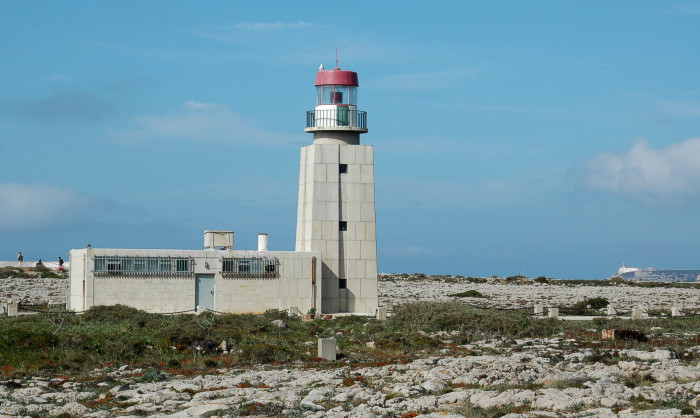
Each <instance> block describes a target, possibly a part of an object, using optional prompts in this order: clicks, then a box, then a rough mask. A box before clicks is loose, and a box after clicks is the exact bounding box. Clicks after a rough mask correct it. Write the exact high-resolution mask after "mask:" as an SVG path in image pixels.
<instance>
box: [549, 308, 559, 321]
mask: <svg viewBox="0 0 700 418" xmlns="http://www.w3.org/2000/svg"><path fill="white" fill-rule="evenodd" d="M549 317H550V318H553V319H557V318H559V308H549Z"/></svg>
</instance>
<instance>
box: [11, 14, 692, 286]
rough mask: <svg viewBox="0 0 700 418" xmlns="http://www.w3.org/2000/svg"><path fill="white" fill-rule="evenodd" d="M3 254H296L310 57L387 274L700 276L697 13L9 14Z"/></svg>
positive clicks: (310, 94) (307, 139) (309, 99)
mask: <svg viewBox="0 0 700 418" xmlns="http://www.w3.org/2000/svg"><path fill="white" fill-rule="evenodd" d="M0 6H2V10H3V13H2V14H0V57H1V58H2V65H0V79H2V80H3V82H2V89H0V155H2V163H1V164H0V259H5V260H11V259H15V257H16V254H17V251H19V250H22V251H23V252H24V253H25V255H26V257H27V258H29V259H38V258H43V259H57V258H58V256H59V255H63V256H65V255H66V253H67V252H68V251H69V250H70V249H71V248H81V247H84V246H85V245H87V243H91V244H92V245H93V246H96V247H117V248H119V247H124V248H201V247H202V241H203V235H202V234H203V231H204V230H205V229H234V230H235V231H236V247H237V248H239V249H250V248H254V247H255V246H256V234H257V233H258V232H267V233H269V234H270V248H271V249H273V250H292V249H293V247H294V234H295V227H296V203H297V202H296V199H297V185H298V173H299V148H300V147H301V146H304V145H307V144H309V143H311V140H312V137H311V135H310V134H305V133H304V131H303V130H304V123H305V111H306V110H309V109H311V108H312V107H313V104H314V94H315V93H314V86H313V81H314V76H315V72H316V69H317V68H318V66H319V64H324V65H325V67H326V68H329V67H331V68H332V67H333V65H334V61H335V49H336V48H338V51H339V56H340V67H341V68H343V69H348V70H353V71H357V72H358V74H359V79H360V89H359V98H358V101H359V107H360V108H361V109H362V110H366V111H367V112H368V125H369V128H370V133H369V134H365V135H363V137H362V140H363V143H366V144H373V145H374V146H375V181H376V200H377V203H376V204H377V222H378V223H377V234H378V253H379V270H380V271H382V272H425V273H444V274H462V275H472V276H491V275H500V276H509V275H515V274H519V273H521V274H524V275H527V276H530V277H536V276H539V275H545V276H548V277H556V278H603V277H606V276H608V275H610V274H612V273H613V272H615V271H616V270H617V268H618V267H619V265H620V264H621V263H622V262H623V261H626V262H627V264H628V265H630V266H637V267H649V266H653V267H657V268H679V269H697V268H700V258H699V257H698V254H699V253H700V239H698V236H700V216H699V215H698V213H699V211H698V209H700V85H699V83H698V80H699V79H698V68H700V55H699V54H698V53H697V49H698V48H697V46H698V42H699V41H700V3H697V2H683V1H680V2H674V1H669V2H645V1H618V2H607V1H605V2H603V1H586V2H583V1H568V2H560V1H556V2H536V3H533V2H528V1H504V2H498V3H493V2H462V1H454V2H450V1H444V2H424V3H407V2H396V1H386V2H362V1H356V2H352V3H337V2H313V3H297V2H158V1H151V2H136V1H119V2H114V1H104V2H103V1H100V2H95V1H77V2H75V1H74V2H68V1H63V2H54V1H45V2H36V1H22V2H18V1H0Z"/></svg>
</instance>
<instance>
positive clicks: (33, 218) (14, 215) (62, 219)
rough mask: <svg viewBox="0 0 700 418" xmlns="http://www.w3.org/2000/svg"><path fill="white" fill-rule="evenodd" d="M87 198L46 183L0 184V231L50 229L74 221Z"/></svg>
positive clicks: (86, 202)
mask: <svg viewBox="0 0 700 418" xmlns="http://www.w3.org/2000/svg"><path fill="white" fill-rule="evenodd" d="M90 201H91V199H90V198H88V197H86V196H81V195H79V194H77V193H75V192H72V191H70V190H67V189H60V188H56V187H51V186H46V185H24V184H16V183H5V184H0V231H11V230H22V229H30V230H33V229H42V228H52V229H53V228H55V227H57V226H61V225H64V224H65V223H67V222H72V221H73V220H75V219H76V218H77V217H78V216H79V215H78V213H81V212H83V211H84V209H85V208H87V207H88V206H90Z"/></svg>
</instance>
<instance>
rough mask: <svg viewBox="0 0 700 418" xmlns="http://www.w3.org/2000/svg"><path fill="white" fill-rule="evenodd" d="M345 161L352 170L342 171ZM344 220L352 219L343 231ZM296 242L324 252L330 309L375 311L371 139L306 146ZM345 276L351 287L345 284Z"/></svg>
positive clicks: (302, 248)
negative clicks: (342, 286) (366, 142)
mask: <svg viewBox="0 0 700 418" xmlns="http://www.w3.org/2000/svg"><path fill="white" fill-rule="evenodd" d="M351 143H352V142H351ZM340 164H347V166H348V168H347V173H340V171H339V166H340ZM341 221H345V222H347V230H346V231H340V228H339V225H340V222H341ZM295 248H296V250H297V251H320V252H321V253H322V254H323V282H324V283H323V287H324V295H323V296H324V297H323V311H324V312H374V310H375V309H376V307H377V239H376V220H375V205H374V150H373V147H372V146H371V145H351V144H347V143H342V142H340V143H317V141H316V140H314V144H312V145H309V146H307V147H304V148H302V150H301V164H300V172H299V201H298V215H297V238H296V247H295ZM343 279H344V280H347V289H340V288H339V283H340V280H343Z"/></svg>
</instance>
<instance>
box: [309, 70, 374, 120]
mask: <svg viewBox="0 0 700 418" xmlns="http://www.w3.org/2000/svg"><path fill="white" fill-rule="evenodd" d="M315 85H316V107H315V108H314V110H311V111H308V112H306V132H316V131H328V130H333V131H335V130H345V131H357V132H360V133H364V132H367V112H362V111H359V110H357V87H358V86H359V83H358V81H357V73H356V72H354V71H345V70H341V69H340V68H338V67H336V68H334V69H332V70H325V69H323V66H321V67H320V68H319V70H318V72H317V73H316V83H315Z"/></svg>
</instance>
